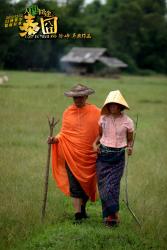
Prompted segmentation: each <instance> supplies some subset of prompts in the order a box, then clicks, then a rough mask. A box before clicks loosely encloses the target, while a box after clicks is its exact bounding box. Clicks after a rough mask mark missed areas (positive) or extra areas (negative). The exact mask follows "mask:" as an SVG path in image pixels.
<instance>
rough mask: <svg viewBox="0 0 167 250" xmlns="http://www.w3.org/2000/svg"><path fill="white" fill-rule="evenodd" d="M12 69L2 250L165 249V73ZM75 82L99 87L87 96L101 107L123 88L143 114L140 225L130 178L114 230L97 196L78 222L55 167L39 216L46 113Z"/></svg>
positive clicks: (1, 99) (61, 104)
mask: <svg viewBox="0 0 167 250" xmlns="http://www.w3.org/2000/svg"><path fill="white" fill-rule="evenodd" d="M1 73H3V72H1ZM6 74H7V75H8V76H9V82H8V83H7V84H6V85H3V86H0V172H1V174H0V249H1V250H4V249H5V250H6V249H17V250H19V249H22V250H24V249H26V250H37V249H38V250H44V249H49V250H53V249H58V250H60V249H70V250H74V249H75V250H77V249H79V250H80V249H113V250H121V249H138V250H141V249H156V250H157V249H167V245H166V240H165V239H167V233H166V232H167V198H166V197H167V195H166V192H167V153H166V152H167V150H166V149H167V147H166V139H167V125H166V124H167V112H166V111H167V98H166V96H167V77H164V76H150V77H138V76H122V77H121V78H120V79H117V80H114V79H102V78H83V77H77V76H76V77H74V76H70V77H68V76H66V75H63V74H56V73H31V72H14V71H10V72H6ZM76 83H83V84H86V85H88V86H90V87H92V88H94V89H95V90H96V94H95V95H92V96H90V98H89V101H90V102H92V103H95V104H96V105H98V106H99V107H100V106H101V105H102V104H103V102H104V100H105V98H106V95H107V94H108V92H109V91H110V90H114V89H120V90H121V92H122V93H123V95H124V96H125V98H126V99H127V101H128V104H129V105H130V107H131V110H130V111H128V114H129V116H130V117H131V118H133V119H134V120H135V119H136V115H137V114H138V115H139V122H138V129H137V136H136V141H135V149H134V154H133V156H132V157H131V159H130V160H129V174H128V181H129V199H130V204H131V207H132V208H133V210H134V211H135V213H136V215H137V216H138V217H139V219H140V220H141V223H142V228H141V229H140V228H139V227H138V225H136V223H135V222H134V220H133V218H132V217H131V215H130V213H129V211H128V210H127V208H126V207H125V204H124V202H123V201H122V200H123V199H124V196H125V195H124V187H125V185H124V179H123V180H122V186H121V197H120V202H121V211H120V214H121V220H122V221H121V224H120V226H119V227H118V228H116V229H114V230H111V229H107V228H104V227H103V225H102V222H101V205H100V201H99V200H98V201H97V202H96V203H89V205H88V212H89V215H90V219H89V220H87V221H85V222H84V223H83V224H82V225H73V223H72V221H73V209H72V205H71V200H70V199H69V198H67V197H65V196H64V195H63V194H62V193H60V191H59V190H58V189H57V188H56V186H55V183H54V180H53V179H52V176H51V173H50V179H49V193H48V203H47V215H46V220H45V223H44V224H41V222H40V217H41V205H42V196H43V185H44V173H45V165H46V156H47V144H46V139H47V136H48V133H49V131H48V123H47V115H48V114H49V115H51V116H52V115H54V116H56V117H58V118H60V119H61V116H62V112H63V110H64V109H65V108H66V107H67V106H68V105H69V104H70V103H71V101H72V100H71V99H70V98H67V97H64V96H63V92H64V91H65V90H67V89H69V88H70V87H71V86H73V85H74V84H76ZM60 125H61V123H59V125H58V127H57V128H56V130H55V133H57V132H58V130H59V128H60Z"/></svg>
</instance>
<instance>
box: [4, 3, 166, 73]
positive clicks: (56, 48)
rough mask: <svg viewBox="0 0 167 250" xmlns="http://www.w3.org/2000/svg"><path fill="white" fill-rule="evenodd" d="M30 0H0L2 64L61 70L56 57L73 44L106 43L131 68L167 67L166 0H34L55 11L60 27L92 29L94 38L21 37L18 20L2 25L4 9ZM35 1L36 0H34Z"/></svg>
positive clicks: (17, 9) (17, 8)
mask: <svg viewBox="0 0 167 250" xmlns="http://www.w3.org/2000/svg"><path fill="white" fill-rule="evenodd" d="M31 4H32V2H31V1H29V0H21V1H19V2H18V3H14V2H13V1H10V0H4V1H1V2H0V26H1V27H0V37H1V39H0V52H1V57H0V67H1V68H2V69H3V68H4V69H32V70H34V69H35V70H53V69H54V70H60V65H59V59H60V57H61V56H62V55H63V54H65V53H66V52H67V51H68V50H69V49H70V48H72V47H73V46H85V47H105V48H107V50H108V51H109V52H110V54H111V55H112V56H117V57H118V58H120V59H122V60H123V61H125V62H126V63H127V64H128V65H129V71H131V72H135V71H137V70H139V69H149V70H153V71H156V72H160V73H167V15H166V14H167V13H166V1H165V0H147V1H145V0H107V1H106V3H105V4H101V2H100V1H99V0H94V2H92V3H91V4H87V5H85V4H84V0H68V1H66V2H65V3H64V4H62V5H61V4H59V3H58V2H57V1H53V0H47V1H45V0H37V1H35V4H36V5H37V6H38V7H39V8H41V9H46V10H50V11H53V12H54V13H55V14H56V15H57V16H58V32H59V33H61V32H62V33H85V32H86V33H91V35H92V39H59V38H55V39H39V40H38V39H32V40H25V39H22V38H20V37H19V31H18V26H17V27H12V28H5V27H4V22H5V18H6V16H8V15H17V14H21V13H23V12H24V11H25V9H26V8H27V7H28V6H30V5H31ZM33 4H34V1H33Z"/></svg>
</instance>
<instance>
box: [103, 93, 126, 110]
mask: <svg viewBox="0 0 167 250" xmlns="http://www.w3.org/2000/svg"><path fill="white" fill-rule="evenodd" d="M108 103H118V104H121V105H122V106H124V108H125V109H129V106H128V104H127V102H126V101H125V99H124V97H123V96H122V94H121V92H120V91H119V90H114V91H111V92H110V93H109V94H108V96H107V98H106V100H105V102H104V105H103V107H102V111H101V113H102V114H107V113H108V109H107V106H106V105H107V104H108Z"/></svg>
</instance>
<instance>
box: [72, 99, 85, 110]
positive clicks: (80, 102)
mask: <svg viewBox="0 0 167 250" xmlns="http://www.w3.org/2000/svg"><path fill="white" fill-rule="evenodd" d="M87 98H88V97H87V96H75V97H73V100H74V103H75V105H76V106H77V108H82V107H84V106H85V103H86V99H87Z"/></svg>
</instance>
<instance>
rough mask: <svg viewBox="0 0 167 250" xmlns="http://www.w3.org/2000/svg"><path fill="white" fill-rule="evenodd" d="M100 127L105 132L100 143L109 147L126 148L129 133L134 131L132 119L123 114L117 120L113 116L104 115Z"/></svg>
mask: <svg viewBox="0 0 167 250" xmlns="http://www.w3.org/2000/svg"><path fill="white" fill-rule="evenodd" d="M99 125H100V126H101V127H102V131H103V132H102V137H101V139H100V143H101V144H103V145H105V146H107V147H113V148H122V147H126V146H127V132H133V131H134V123H133V121H132V119H131V118H129V117H128V116H127V115H125V114H123V113H122V114H121V115H120V116H118V117H117V118H114V117H113V116H112V115H102V116H101V117H100V120H99Z"/></svg>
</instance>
